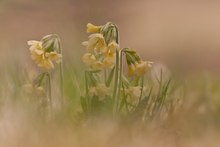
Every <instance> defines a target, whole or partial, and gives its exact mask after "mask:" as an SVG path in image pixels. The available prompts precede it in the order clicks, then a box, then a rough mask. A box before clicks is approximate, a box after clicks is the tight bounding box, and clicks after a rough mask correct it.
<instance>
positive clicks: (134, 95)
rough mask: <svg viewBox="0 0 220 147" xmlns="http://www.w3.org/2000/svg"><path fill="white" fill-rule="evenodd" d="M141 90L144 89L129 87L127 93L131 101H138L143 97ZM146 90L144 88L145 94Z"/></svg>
mask: <svg viewBox="0 0 220 147" xmlns="http://www.w3.org/2000/svg"><path fill="white" fill-rule="evenodd" d="M141 90H142V87H140V86H134V87H129V88H128V89H127V90H126V93H127V94H128V95H129V97H130V99H131V101H137V100H139V98H140V96H141ZM145 90H146V88H145V87H143V92H145Z"/></svg>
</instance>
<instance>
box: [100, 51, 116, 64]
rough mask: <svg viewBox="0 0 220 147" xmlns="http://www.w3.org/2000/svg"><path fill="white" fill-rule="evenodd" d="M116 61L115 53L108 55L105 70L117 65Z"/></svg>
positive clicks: (104, 61) (105, 59)
mask: <svg viewBox="0 0 220 147" xmlns="http://www.w3.org/2000/svg"><path fill="white" fill-rule="evenodd" d="M115 59H116V58H115V53H114V54H113V53H108V54H107V55H106V56H105V58H104V60H103V66H104V68H110V67H112V66H113V65H114V64H115Z"/></svg>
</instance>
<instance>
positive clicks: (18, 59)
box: [0, 0, 220, 147]
mask: <svg viewBox="0 0 220 147" xmlns="http://www.w3.org/2000/svg"><path fill="white" fill-rule="evenodd" d="M108 21H112V22H114V23H115V24H117V26H118V27H119V29H120V43H121V47H122V48H123V47H130V48H134V49H136V50H137V51H138V52H139V53H140V54H141V56H142V57H143V59H146V60H150V61H154V62H155V63H158V62H159V63H162V64H161V66H162V67H163V65H166V66H167V67H168V69H169V70H167V71H169V73H171V74H172V75H174V76H173V77H175V76H177V77H180V79H181V80H182V79H184V80H185V79H187V78H188V77H189V78H188V80H186V82H185V81H184V80H182V81H184V82H185V83H184V82H183V83H181V82H182V81H181V80H180V81H181V82H180V84H179V83H178V82H179V81H178V80H179V79H178V78H177V79H178V80H177V82H176V83H177V85H178V84H179V85H180V86H179V85H178V86H179V87H178V86H177V87H176V89H177V90H176V91H175V92H174V94H173V95H172V96H173V97H181V98H182V97H184V98H186V100H185V99H184V100H182V99H181V102H182V101H184V102H185V103H184V104H185V105H184V106H183V109H181V111H180V112H179V113H177V116H175V117H174V118H169V119H170V120H168V123H166V122H165V124H163V125H161V126H160V124H159V125H158V124H155V126H157V125H158V126H159V127H158V128H157V127H155V126H154V125H152V126H148V127H149V128H148V129H147V130H148V131H144V130H142V131H140V130H141V129H140V128H141V127H140V126H139V125H137V128H134V130H132V129H131V132H129V129H128V130H126V129H124V128H121V127H119V126H117V125H116V124H114V123H110V122H108V121H106V122H104V121H103V122H102V121H101V122H99V123H98V124H96V125H95V126H94V128H93V127H92V128H89V125H88V126H86V125H85V126H83V127H82V129H81V130H80V129H78V128H77V127H73V126H74V125H73V123H72V122H71V119H72V116H71V117H69V119H67V123H66V122H64V124H65V123H66V124H65V125H63V124H62V123H61V124H59V122H58V124H56V123H55V124H46V125H45V126H44V125H41V124H40V125H39V124H38V121H39V120H37V119H38V117H35V116H34V115H33V114H31V112H30V114H29V112H26V109H25V108H23V107H21V106H20V105H19V106H17V104H16V102H18V103H19V100H20V99H19V98H17V95H16V94H18V93H21V92H20V91H19V90H20V89H19V88H21V85H22V84H23V83H22V82H23V81H22V82H20V83H22V84H20V83H19V80H20V79H19V78H20V77H21V75H22V74H23V73H22V71H23V69H25V68H26V67H31V66H33V67H35V68H36V65H34V63H32V61H31V59H30V53H29V49H28V48H29V47H28V45H27V41H28V40H32V39H34V40H40V39H41V37H43V36H45V35H47V34H52V33H56V34H58V35H59V36H60V38H61V40H62V44H63V48H64V49H63V57H64V58H63V59H64V71H65V72H66V73H67V74H66V75H68V74H69V73H71V72H72V71H71V72H69V73H68V71H70V70H72V69H73V67H80V68H81V66H80V65H81V64H82V62H81V56H82V54H83V53H84V52H85V48H84V47H83V46H82V45H81V42H83V41H85V40H87V36H88V34H87V33H86V24H87V23H88V22H91V23H94V24H96V25H99V24H100V25H102V24H105V23H106V22H108ZM219 57H220V1H217V0H216V1H215V0H139V1H138V0H133V1H132V0H121V1H119V0H118V1H117V0H0V77H1V76H2V74H5V73H7V72H5V71H7V70H8V69H9V70H10V69H11V68H10V67H15V68H12V69H13V70H12V72H11V73H10V72H8V73H10V74H11V75H7V74H5V75H3V76H2V77H3V78H1V79H0V82H1V85H0V107H1V108H0V146H2V147H4V146H7V147H10V146H12V147H15V146H18V147H20V146H21V147H24V146H27V147H30V146H36V147H38V146H45V147H46V146H55V147H56V146H57V147H59V146H71V147H72V146H74V145H75V146H82V147H86V146H95V147H99V146H100V147H103V146H116V145H118V146H128V147H129V146H131V147H133V146H138V147H139V146H140V147H142V146H143V147H145V146H157V147H166V146H167V147H176V146H180V147H185V146H186V147H194V146H204V147H207V146H218V145H219V139H218V138H219V130H218V131H216V130H217V129H216V130H215V126H218V127H219V124H217V123H218V122H219V121H220V120H219V113H220V100H219V96H220V86H219V81H220V79H219V76H218V74H219V72H220V59H219ZM70 68H71V69H70ZM14 69H19V71H18V72H17V71H16V72H15V71H14ZM76 69H78V68H76ZM73 70H75V68H74V69H73ZM82 71H83V70H80V71H79V73H80V74H81V72H82ZM158 71H159V70H158ZM203 73H205V74H204V75H205V76H204V75H203ZM206 73H208V74H206ZM201 74H202V76H201ZM209 74H210V75H217V77H214V76H213V77H212V76H210V75H209ZM81 75H83V74H81ZM185 75H186V76H185ZM188 75H189V76H188ZM16 76H17V77H16ZM22 76H23V75H22ZM73 76H74V75H73ZM73 76H72V77H73ZM200 76H201V77H200ZM182 77H183V78H182ZM16 78H17V79H16ZM68 78H69V77H68ZM68 78H66V79H67V80H66V81H65V82H66V83H65V84H66V87H65V88H66V89H65V90H66V93H65V94H66V95H65V96H66V97H71V96H72V97H74V96H73V95H74V94H75V93H74V92H75V91H77V90H75V89H77V88H75V87H74V86H73V84H72V83H71V82H72V81H71V80H72V79H71V80H70V79H68ZM76 79H77V77H76ZM79 79H80V78H79ZM191 79H193V80H191ZM74 80H75V79H74ZM74 80H73V81H74ZM76 81H77V80H76ZM16 82H17V83H19V84H20V85H19V84H17V85H19V86H20V87H19V88H17V87H16V86H17V85H16ZM69 83H71V84H72V85H71V86H72V87H71V86H70V84H69ZM77 84H78V83H77ZM77 84H76V85H77ZM184 84H185V85H184ZM77 86H78V85H77ZM184 86H186V87H184ZM55 88H56V85H55ZM71 88H72V89H71ZM184 88H185V89H184ZM79 89H80V88H79ZM16 90H17V91H16ZM184 90H185V91H187V90H188V91H189V92H188V91H187V92H186V93H184V92H185V91H184ZM54 91H55V90H54ZM72 91H73V92H72ZM179 91H180V92H179ZM183 91H184V92H183ZM71 92H72V93H71ZM55 94H56V93H55ZM55 94H54V95H55ZM71 94H72V95H71ZM21 95H22V94H21ZM75 95H77V94H75ZM172 96H171V98H172ZM76 99H77V98H76ZM76 99H75V101H77V102H78V99H77V100H76ZM13 100H15V101H16V100H17V101H16V102H15V103H13V105H11V103H10V102H11V101H13ZM21 101H22V100H21ZM73 101H74V100H73ZM75 101H74V102H75ZM3 102H4V103H3ZM8 103H9V104H8ZM20 103H22V102H20ZM77 104H79V103H75V104H74V106H75V105H77ZM14 105H15V106H14ZM28 107H31V106H28ZM73 109H76V108H73ZM27 113H28V114H29V115H30V116H29V115H27ZM67 115H68V114H67ZM195 116H196V117H195ZM62 117H64V116H62ZM58 119H59V118H58ZM68 121H70V123H69V122H68ZM198 124H199V125H198ZM203 126H206V128H205V127H203ZM212 126H213V127H212ZM139 127H140V128H139ZM125 128H126V127H125ZM128 128H130V126H129V125H128ZM154 128H156V129H154ZM213 128H214V129H213ZM138 129H140V130H138ZM207 130H208V131H207ZM184 133H185V134H184ZM189 134H194V135H195V134H196V135H198V136H199V137H198V138H196V139H195V138H193V137H192V136H193V135H192V136H190V135H189ZM196 135H195V136H196ZM200 135H201V136H202V137H200Z"/></svg>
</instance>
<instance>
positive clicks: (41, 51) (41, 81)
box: [25, 34, 63, 112]
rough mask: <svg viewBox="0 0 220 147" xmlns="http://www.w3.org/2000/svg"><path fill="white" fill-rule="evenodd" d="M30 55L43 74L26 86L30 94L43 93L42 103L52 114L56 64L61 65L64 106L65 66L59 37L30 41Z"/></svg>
mask: <svg viewBox="0 0 220 147" xmlns="http://www.w3.org/2000/svg"><path fill="white" fill-rule="evenodd" d="M28 45H30V53H31V58H32V60H33V61H34V62H35V63H36V64H37V66H38V67H39V68H41V70H42V72H41V73H40V74H39V75H38V76H37V77H36V78H35V79H34V80H33V81H32V82H31V83H30V84H26V85H25V87H26V89H27V88H28V89H29V92H33V95H34V93H41V94H40V95H38V94H37V95H35V96H40V97H42V100H41V101H42V103H44V105H46V106H48V107H49V109H50V111H51V112H52V95H51V89H52V86H51V72H52V70H53V69H54V68H55V65H54V63H58V64H59V69H60V85H61V86H60V91H61V100H60V101H61V104H63V66H62V47H61V41H60V38H59V36H58V35H56V34H51V35H47V36H45V37H43V38H42V39H41V40H40V41H36V40H30V41H28Z"/></svg>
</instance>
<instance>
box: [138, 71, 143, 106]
mask: <svg viewBox="0 0 220 147" xmlns="http://www.w3.org/2000/svg"><path fill="white" fill-rule="evenodd" d="M143 90H144V75H143V76H142V77H141V94H140V97H139V100H138V104H139V103H140V102H141V98H142V95H143Z"/></svg>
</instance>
